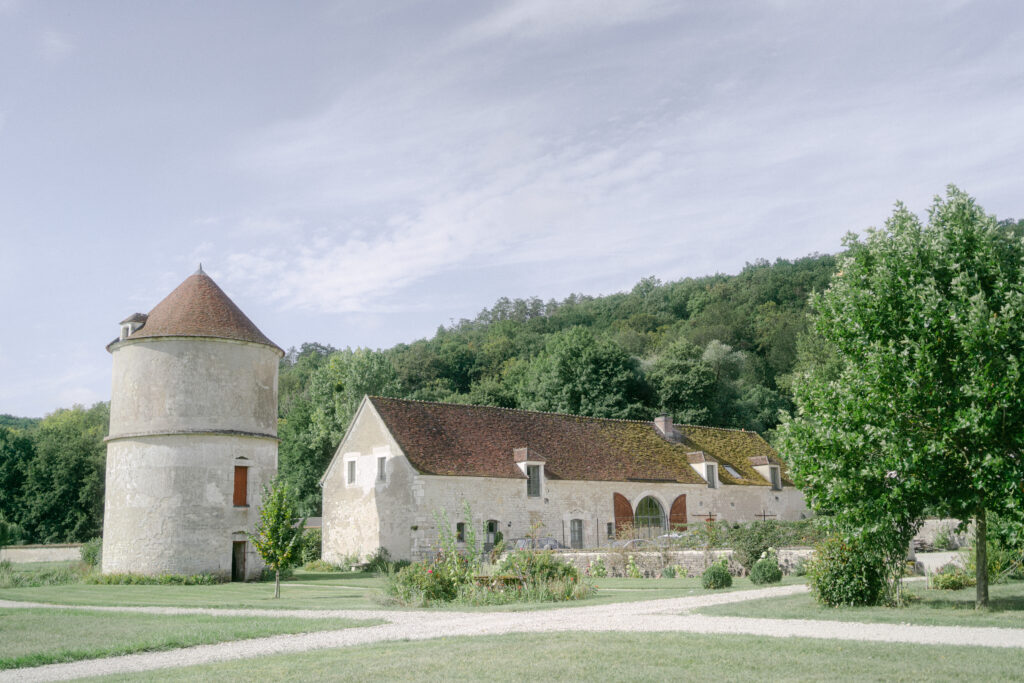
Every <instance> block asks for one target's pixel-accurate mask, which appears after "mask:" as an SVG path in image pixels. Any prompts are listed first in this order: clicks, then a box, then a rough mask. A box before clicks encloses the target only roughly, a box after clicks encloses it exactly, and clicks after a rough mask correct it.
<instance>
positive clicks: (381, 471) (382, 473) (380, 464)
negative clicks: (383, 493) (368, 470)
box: [377, 458, 388, 481]
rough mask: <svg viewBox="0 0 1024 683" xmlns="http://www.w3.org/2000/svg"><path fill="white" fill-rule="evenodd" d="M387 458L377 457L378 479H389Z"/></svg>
mask: <svg viewBox="0 0 1024 683" xmlns="http://www.w3.org/2000/svg"><path fill="white" fill-rule="evenodd" d="M387 464H388V459H387V458H377V481H387V480H388V474H387Z"/></svg>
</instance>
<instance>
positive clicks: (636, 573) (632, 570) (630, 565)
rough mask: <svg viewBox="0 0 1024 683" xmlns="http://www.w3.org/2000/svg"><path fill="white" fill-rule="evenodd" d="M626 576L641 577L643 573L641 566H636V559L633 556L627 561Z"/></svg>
mask: <svg viewBox="0 0 1024 683" xmlns="http://www.w3.org/2000/svg"><path fill="white" fill-rule="evenodd" d="M626 576H628V577H629V578H631V579H639V578H640V577H641V576H643V574H641V573H640V567H638V566H636V560H635V559H633V556H632V555H630V556H629V560H628V561H627V562H626Z"/></svg>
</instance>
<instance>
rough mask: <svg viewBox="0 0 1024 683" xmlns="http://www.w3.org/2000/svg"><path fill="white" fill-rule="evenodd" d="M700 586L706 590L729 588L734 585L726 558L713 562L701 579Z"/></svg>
mask: <svg viewBox="0 0 1024 683" xmlns="http://www.w3.org/2000/svg"><path fill="white" fill-rule="evenodd" d="M700 585H702V586H704V588H706V589H719V588H728V587H729V586H731V585H732V574H730V573H729V561H728V560H726V559H725V558H724V557H723V558H722V559H720V560H717V561H715V562H713V563H712V564H711V565H709V566H708V568H707V569H705V570H704V573H703V574H701V577H700Z"/></svg>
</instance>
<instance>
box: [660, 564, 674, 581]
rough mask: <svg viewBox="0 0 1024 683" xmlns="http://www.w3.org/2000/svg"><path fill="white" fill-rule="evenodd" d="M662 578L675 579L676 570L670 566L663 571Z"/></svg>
mask: <svg viewBox="0 0 1024 683" xmlns="http://www.w3.org/2000/svg"><path fill="white" fill-rule="evenodd" d="M661 578H663V579H674V578H676V568H675V567H673V566H671V565H669V566H668V567H665V568H664V569H662V570H661Z"/></svg>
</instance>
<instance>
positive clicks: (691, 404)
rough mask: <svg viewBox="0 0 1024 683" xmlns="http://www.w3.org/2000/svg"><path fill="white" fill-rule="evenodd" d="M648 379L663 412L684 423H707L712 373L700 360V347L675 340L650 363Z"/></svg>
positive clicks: (711, 393) (709, 414)
mask: <svg viewBox="0 0 1024 683" xmlns="http://www.w3.org/2000/svg"><path fill="white" fill-rule="evenodd" d="M647 380H648V381H649V382H650V383H651V386H652V388H653V389H654V391H655V393H656V394H657V396H658V403H659V408H660V409H661V410H662V411H664V412H666V413H669V414H671V415H672V416H673V417H674V418H675V419H676V420H679V421H680V422H683V423H689V424H698V425H702V424H708V423H709V421H710V419H711V408H712V403H713V401H714V396H715V371H714V370H713V369H712V367H711V366H710V365H708V364H707V363H705V362H704V361H703V360H702V359H701V350H700V349H699V348H697V347H696V346H694V345H693V344H691V343H690V342H688V341H686V340H685V339H680V340H677V341H676V342H675V343H673V344H672V345H670V346H669V347H668V348H667V349H665V351H663V352H662V353H661V354H660V355H659V356H658V357H657V358H656V359H655V360H654V362H653V363H651V365H650V367H649V368H648V370H647Z"/></svg>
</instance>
